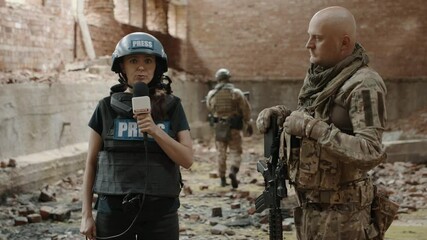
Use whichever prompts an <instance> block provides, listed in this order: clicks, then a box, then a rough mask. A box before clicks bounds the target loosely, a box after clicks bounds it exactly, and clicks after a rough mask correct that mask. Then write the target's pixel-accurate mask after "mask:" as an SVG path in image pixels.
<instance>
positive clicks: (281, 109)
mask: <svg viewBox="0 0 427 240" xmlns="http://www.w3.org/2000/svg"><path fill="white" fill-rule="evenodd" d="M289 114H291V110H289V109H288V108H287V107H285V106H284V105H277V106H274V107H270V108H265V109H264V110H262V111H261V112H260V113H259V114H258V118H257V120H256V126H257V128H258V130H259V131H260V133H266V132H267V131H268V129H269V128H270V127H271V126H270V118H271V117H272V116H276V117H277V125H278V126H282V125H283V122H284V121H285V119H286V117H287V116H289Z"/></svg>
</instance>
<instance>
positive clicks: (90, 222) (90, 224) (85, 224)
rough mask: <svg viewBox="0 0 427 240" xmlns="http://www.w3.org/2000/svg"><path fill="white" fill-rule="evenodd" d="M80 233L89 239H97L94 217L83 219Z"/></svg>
mask: <svg viewBox="0 0 427 240" xmlns="http://www.w3.org/2000/svg"><path fill="white" fill-rule="evenodd" d="M80 233H81V234H83V235H85V236H86V237H87V239H90V240H94V239H96V227H95V220H94V219H93V217H84V216H83V217H82V221H81V223H80Z"/></svg>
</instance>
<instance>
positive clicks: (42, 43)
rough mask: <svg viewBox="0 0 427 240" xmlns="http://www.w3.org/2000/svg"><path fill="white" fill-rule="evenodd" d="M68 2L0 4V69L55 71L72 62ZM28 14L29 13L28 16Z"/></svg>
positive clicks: (72, 20) (71, 31)
mask: <svg viewBox="0 0 427 240" xmlns="http://www.w3.org/2000/svg"><path fill="white" fill-rule="evenodd" d="M70 9H72V1H68V0H58V1H43V4H42V3H39V4H37V3H28V4H20V3H13V2H9V1H3V3H2V4H0V15H1V17H0V31H1V35H0V70H2V71H8V70H19V69H32V70H37V71H48V70H52V69H53V70H58V69H62V68H63V67H64V64H65V63H68V62H70V61H73V60H74V44H75V39H74V28H75V24H74V18H73V14H72V11H70ZM29 13H31V14H29Z"/></svg>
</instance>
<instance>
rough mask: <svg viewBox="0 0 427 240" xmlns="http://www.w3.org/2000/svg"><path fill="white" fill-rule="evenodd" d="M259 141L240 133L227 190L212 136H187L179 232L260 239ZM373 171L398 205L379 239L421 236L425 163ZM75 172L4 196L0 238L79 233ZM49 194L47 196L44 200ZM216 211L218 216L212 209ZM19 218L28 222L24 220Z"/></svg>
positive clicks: (426, 218)
mask: <svg viewBox="0 0 427 240" xmlns="http://www.w3.org/2000/svg"><path fill="white" fill-rule="evenodd" d="M262 142H263V141H262V136H260V135H254V136H253V137H252V138H245V139H244V146H245V147H244V154H243V158H244V160H243V163H242V167H241V172H239V179H240V182H241V183H240V185H239V188H238V189H237V190H235V191H233V190H231V187H220V186H219V179H218V178H217V177H216V166H217V165H216V159H215V157H216V151H215V147H214V146H213V143H206V142H205V143H204V142H200V141H197V140H196V141H195V142H194V149H195V154H194V156H195V163H194V165H193V166H192V167H191V169H190V170H182V173H183V179H184V184H185V187H184V189H183V191H182V192H181V198H180V199H181V207H180V209H179V216H180V228H181V233H180V239H200V240H202V239H212V240H213V239H238V240H240V239H241V240H243V239H268V216H267V211H264V212H263V213H261V214H259V213H254V212H255V211H254V210H255V209H254V208H255V203H254V201H255V198H256V197H257V196H258V195H259V194H261V192H262V190H263V186H264V185H263V184H264V182H263V179H262V176H261V174H260V173H258V172H257V171H256V162H257V161H258V160H259V159H262V158H263V157H262V154H263V153H262V151H263V145H262ZM6 170H7V168H5V169H3V171H6ZM373 172H374V174H373V175H374V178H375V180H376V182H377V183H378V184H381V185H383V186H384V187H385V188H386V189H387V191H388V192H389V193H390V194H391V197H392V199H393V200H395V201H396V202H398V203H399V204H400V210H399V214H398V217H397V219H396V220H395V221H394V222H393V225H392V226H391V228H390V230H389V231H388V232H387V235H386V236H387V238H386V239H390V240H391V239H393V240H402V239H427V237H426V236H427V230H426V228H425V226H426V225H427V167H426V165H425V164H412V163H402V162H398V163H394V164H391V163H385V164H381V165H380V166H378V167H377V168H376V169H375V171H373ZM82 175H83V170H81V171H78V172H77V173H75V174H71V175H70V176H67V177H64V178H63V179H62V180H61V181H59V182H57V183H55V184H52V185H49V186H45V187H44V188H42V189H39V190H36V191H34V192H28V193H20V194H14V195H9V196H6V197H4V198H3V202H2V204H1V206H0V240H3V239H8V240H9V239H10V240H13V239H19V240H23V239H46V240H48V239H49V240H50V239H52V240H53V239H83V238H82V236H81V235H80V234H79V226H80V218H81V213H80V211H81V200H80V190H81V184H82ZM290 193H291V195H290V198H289V199H288V200H286V201H284V202H283V203H284V207H285V208H287V209H290V208H292V207H293V206H295V200H294V198H293V197H294V196H293V195H292V189H291V191H290ZM49 196H50V197H51V198H52V199H51V200H54V201H49V198H48V197H49ZM40 198H42V199H44V202H41V201H40ZM46 206H47V207H50V208H46ZM41 209H42V210H43V211H42V212H43V213H44V214H45V215H46V212H49V211H50V216H46V217H47V219H46V220H40V219H39V220H38V219H37V217H35V216H36V215H38V214H39V215H40V210H41ZM49 209H50V210H49ZM218 210H220V211H221V213H222V216H216V217H215V216H213V214H215V213H216V212H215V211H218ZM25 216H26V217H25ZM28 216H30V217H28ZM42 217H43V216H42ZM43 218H44V217H43ZM25 219H27V221H28V219H32V220H30V222H31V221H34V222H35V223H30V222H28V223H26V220H25ZM17 224H22V225H19V226H15V225H17ZM283 226H284V230H285V231H284V236H285V237H286V239H295V233H294V226H293V220H292V218H291V217H290V218H286V219H285V220H284V222H283Z"/></svg>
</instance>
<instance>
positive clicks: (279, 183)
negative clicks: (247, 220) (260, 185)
mask: <svg viewBox="0 0 427 240" xmlns="http://www.w3.org/2000/svg"><path fill="white" fill-rule="evenodd" d="M270 126H271V127H270V129H269V130H268V132H267V133H265V134H264V157H265V158H266V159H263V160H259V161H258V163H257V171H258V172H260V173H261V174H262V176H263V177H264V185H265V189H264V191H263V193H262V194H261V195H260V196H259V197H258V198H257V199H256V200H255V209H256V212H257V213H261V212H263V211H264V210H265V209H267V208H269V211H270V212H269V228H270V230H269V235H270V240H279V239H280V240H282V239H283V227H282V219H283V216H282V209H281V207H280V202H281V200H282V198H284V197H287V196H288V189H287V188H286V179H287V172H288V170H287V166H286V164H285V162H284V161H280V160H279V148H280V135H281V132H282V131H283V129H279V128H278V126H277V120H276V117H272V118H271V122H270Z"/></svg>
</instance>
